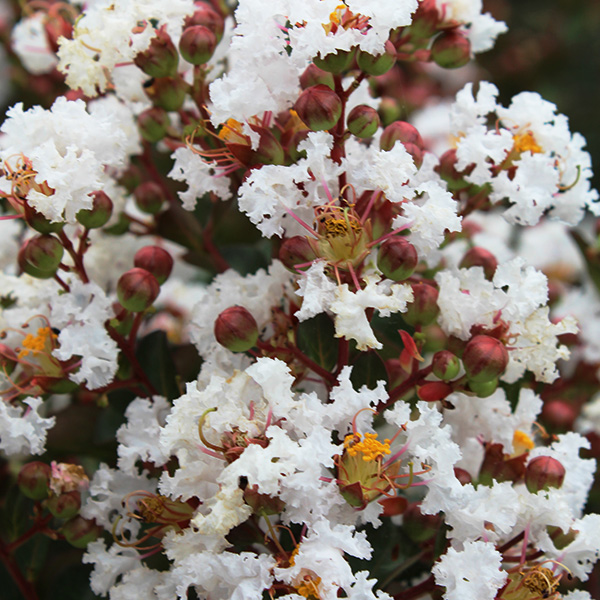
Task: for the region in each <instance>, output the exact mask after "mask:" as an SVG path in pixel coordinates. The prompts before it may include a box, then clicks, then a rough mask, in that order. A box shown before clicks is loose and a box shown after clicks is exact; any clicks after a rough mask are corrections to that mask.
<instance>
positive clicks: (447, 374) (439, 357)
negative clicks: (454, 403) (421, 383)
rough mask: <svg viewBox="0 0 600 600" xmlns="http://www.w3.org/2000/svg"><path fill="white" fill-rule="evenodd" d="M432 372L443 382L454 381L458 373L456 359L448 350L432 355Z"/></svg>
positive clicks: (458, 364) (458, 365)
mask: <svg viewBox="0 0 600 600" xmlns="http://www.w3.org/2000/svg"><path fill="white" fill-rule="evenodd" d="M431 367H432V372H433V374H434V375H435V376H436V377H439V378H440V379H441V380H443V381H450V380H451V379H454V378H455V377H456V376H457V375H458V372H459V371H460V361H459V360H458V357H457V356H456V355H454V354H452V352H449V351H448V350H440V351H439V352H436V353H435V354H434V355H433V359H432V361H431Z"/></svg>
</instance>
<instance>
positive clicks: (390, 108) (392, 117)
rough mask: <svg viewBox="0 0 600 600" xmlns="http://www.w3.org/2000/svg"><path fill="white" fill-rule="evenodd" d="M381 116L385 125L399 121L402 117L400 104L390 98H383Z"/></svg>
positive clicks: (380, 107) (380, 105) (380, 104)
mask: <svg viewBox="0 0 600 600" xmlns="http://www.w3.org/2000/svg"><path fill="white" fill-rule="evenodd" d="M379 116H380V117H381V122H382V123H383V124H384V125H387V124H391V123H393V122H394V121H397V120H398V119H399V118H400V117H401V116H402V108H401V107H400V102H397V101H396V100H395V99H394V98H391V97H390V96H383V97H382V98H381V101H380V102H379Z"/></svg>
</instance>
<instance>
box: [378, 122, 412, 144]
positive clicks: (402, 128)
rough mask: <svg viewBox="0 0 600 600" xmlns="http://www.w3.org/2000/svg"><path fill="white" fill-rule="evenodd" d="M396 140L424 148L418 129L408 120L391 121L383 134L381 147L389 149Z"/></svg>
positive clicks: (380, 141) (380, 142)
mask: <svg viewBox="0 0 600 600" xmlns="http://www.w3.org/2000/svg"><path fill="white" fill-rule="evenodd" d="M396 142H402V143H403V144H404V145H406V144H414V145H415V146H417V147H418V148H420V149H422V148H423V138H421V134H420V133H419V132H418V131H417V129H416V128H415V127H414V126H413V125H411V124H410V123H407V122H406V121H394V122H393V123H390V124H389V125H388V126H387V127H386V128H385V129H384V130H383V133H382V134H381V139H380V140H379V147H380V148H381V149H382V150H386V151H389V150H391V149H392V148H393V147H394V144H395V143H396Z"/></svg>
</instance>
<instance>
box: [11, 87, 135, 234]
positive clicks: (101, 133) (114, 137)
mask: <svg viewBox="0 0 600 600" xmlns="http://www.w3.org/2000/svg"><path fill="white" fill-rule="evenodd" d="M7 117H8V118H7V119H6V120H5V121H4V123H3V125H2V127H1V128H0V130H1V131H2V132H3V133H4V134H5V135H4V136H3V137H2V139H1V141H0V146H1V148H2V149H1V150H0V159H1V160H2V161H3V176H2V177H0V189H1V190H2V191H3V192H4V193H5V194H6V195H8V196H9V197H11V198H13V203H16V204H17V205H19V204H22V203H23V202H25V201H26V202H27V203H28V204H29V205H30V206H32V207H33V208H35V209H36V210H37V211H38V212H40V213H42V214H43V215H44V216H45V217H46V218H48V219H49V220H50V221H54V222H65V221H66V222H69V223H74V222H75V215H76V214H77V213H78V212H79V211H80V210H81V209H90V208H91V207H92V197H91V196H89V194H90V193H91V192H94V191H97V190H102V189H103V188H104V187H105V186H106V185H107V182H108V181H109V176H108V175H107V173H106V169H107V168H111V167H112V168H117V169H118V168H119V167H121V166H124V165H125V160H126V155H127V152H128V150H129V149H130V148H131V145H130V142H129V141H128V139H127V136H126V132H125V131H124V130H123V129H122V125H123V124H122V117H121V116H120V115H119V114H113V113H112V112H106V111H102V110H101V109H100V107H98V108H97V109H96V110H95V111H94V112H93V114H92V113H89V112H87V110H86V105H85V103H84V102H83V101H82V100H76V101H68V100H67V99H66V98H64V97H63V96H61V97H59V98H58V99H57V100H56V101H55V102H54V104H53V105H52V108H51V109H50V110H44V109H42V108H41V107H40V106H35V107H33V108H31V109H29V110H27V111H24V110H23V105H22V104H21V103H19V104H16V105H15V106H13V107H12V108H10V109H9V110H8V112H7ZM17 209H18V206H17Z"/></svg>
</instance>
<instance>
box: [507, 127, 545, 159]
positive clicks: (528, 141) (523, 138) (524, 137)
mask: <svg viewBox="0 0 600 600" xmlns="http://www.w3.org/2000/svg"><path fill="white" fill-rule="evenodd" d="M513 149H514V150H516V151H517V152H519V153H520V152H528V151H529V152H531V153H532V154H537V153H539V152H542V147H541V146H539V145H538V144H537V143H536V141H535V138H534V137H533V133H531V131H526V132H525V133H517V134H516V135H513Z"/></svg>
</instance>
